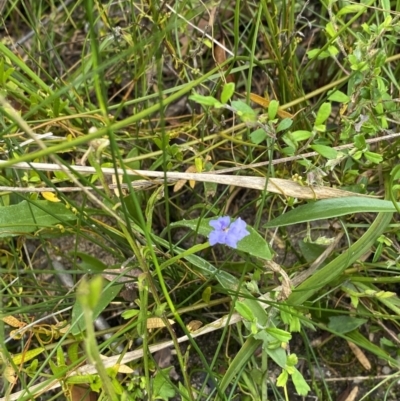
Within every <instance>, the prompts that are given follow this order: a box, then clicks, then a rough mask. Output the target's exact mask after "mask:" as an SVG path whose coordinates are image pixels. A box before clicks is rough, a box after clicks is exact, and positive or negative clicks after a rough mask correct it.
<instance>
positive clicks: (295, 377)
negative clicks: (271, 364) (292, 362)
mask: <svg viewBox="0 0 400 401" xmlns="http://www.w3.org/2000/svg"><path fill="white" fill-rule="evenodd" d="M293 369H294V372H293V373H292V376H291V377H292V381H293V384H294V387H295V388H296V392H297V394H299V395H300V396H304V397H305V396H306V395H307V394H308V392H309V391H310V390H311V388H310V386H309V385H308V384H307V382H306V381H305V380H304V377H303V375H302V374H301V373H300V372H299V371H298V370H297V369H296V368H293Z"/></svg>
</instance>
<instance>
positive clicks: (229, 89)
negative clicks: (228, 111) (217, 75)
mask: <svg viewBox="0 0 400 401" xmlns="http://www.w3.org/2000/svg"><path fill="white" fill-rule="evenodd" d="M234 92H235V84H234V83H233V82H229V83H228V84H225V85H224V87H223V88H222V93H221V103H223V104H226V103H228V101H229V100H230V99H231V97H232V96H233V94H234Z"/></svg>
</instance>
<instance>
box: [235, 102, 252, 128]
mask: <svg viewBox="0 0 400 401" xmlns="http://www.w3.org/2000/svg"><path fill="white" fill-rule="evenodd" d="M231 105H232V107H233V108H234V109H235V111H236V113H237V115H238V116H239V117H240V119H241V120H242V121H243V122H244V123H255V122H256V121H257V114H256V112H255V111H254V110H253V109H252V108H251V107H250V106H249V105H247V104H246V103H244V102H242V101H241V100H234V101H232V102H231Z"/></svg>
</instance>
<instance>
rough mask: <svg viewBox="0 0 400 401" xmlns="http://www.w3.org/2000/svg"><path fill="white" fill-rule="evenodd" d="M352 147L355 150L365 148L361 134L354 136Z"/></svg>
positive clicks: (365, 143) (365, 144)
mask: <svg viewBox="0 0 400 401" xmlns="http://www.w3.org/2000/svg"><path fill="white" fill-rule="evenodd" d="M353 139H354V146H355V147H356V148H357V149H360V150H363V149H365V147H366V146H367V142H366V141H365V137H364V135H363V134H357V135H354V138H353Z"/></svg>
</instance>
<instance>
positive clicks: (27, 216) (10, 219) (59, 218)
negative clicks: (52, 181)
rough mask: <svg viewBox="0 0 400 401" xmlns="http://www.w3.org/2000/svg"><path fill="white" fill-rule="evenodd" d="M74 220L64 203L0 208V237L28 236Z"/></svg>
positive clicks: (74, 217)
mask: <svg viewBox="0 0 400 401" xmlns="http://www.w3.org/2000/svg"><path fill="white" fill-rule="evenodd" d="M73 220H76V216H75V215H74V214H73V213H72V212H71V211H70V210H69V209H67V208H66V206H65V205H64V204H62V203H54V202H49V201H31V202H28V201H22V202H20V203H18V204H17V205H11V206H3V207H0V237H12V236H15V235H21V234H28V233H32V232H34V231H36V230H39V229H40V228H51V227H53V226H54V225H55V224H63V223H64V222H66V221H73Z"/></svg>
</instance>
